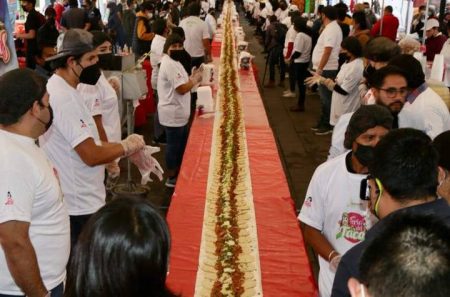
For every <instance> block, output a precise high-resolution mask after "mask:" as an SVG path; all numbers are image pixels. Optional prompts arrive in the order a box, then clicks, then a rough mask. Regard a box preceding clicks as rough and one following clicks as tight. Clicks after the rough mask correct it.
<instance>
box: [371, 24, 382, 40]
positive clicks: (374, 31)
mask: <svg viewBox="0 0 450 297" xmlns="http://www.w3.org/2000/svg"><path fill="white" fill-rule="evenodd" d="M370 35H372V37H377V36H378V35H380V22H376V23H375V25H373V27H372V29H371V30H370Z"/></svg>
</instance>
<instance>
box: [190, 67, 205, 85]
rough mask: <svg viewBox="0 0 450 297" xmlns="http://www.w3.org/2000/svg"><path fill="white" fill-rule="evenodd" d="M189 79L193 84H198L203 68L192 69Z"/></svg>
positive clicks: (200, 80)
mask: <svg viewBox="0 0 450 297" xmlns="http://www.w3.org/2000/svg"><path fill="white" fill-rule="evenodd" d="M189 79H190V80H191V81H192V82H193V83H194V84H195V85H197V84H199V83H201V82H202V79H203V67H202V66H200V67H199V68H197V67H194V68H192V74H191V76H190V77H189Z"/></svg>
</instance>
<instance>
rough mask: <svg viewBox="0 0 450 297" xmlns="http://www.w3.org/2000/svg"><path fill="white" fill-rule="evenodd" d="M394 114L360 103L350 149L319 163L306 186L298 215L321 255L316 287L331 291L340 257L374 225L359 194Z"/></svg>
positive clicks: (325, 293) (347, 136)
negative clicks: (377, 146) (376, 148)
mask: <svg viewBox="0 0 450 297" xmlns="http://www.w3.org/2000/svg"><path fill="white" fill-rule="evenodd" d="M392 122H393V116H392V114H391V113H390V112H389V110H388V109H387V108H385V107H383V106H379V105H365V106H361V107H360V108H359V109H358V110H357V111H356V112H355V113H354V114H353V116H352V118H351V119H350V123H349V125H348V127H347V131H346V133H345V147H346V148H347V149H350V152H348V153H347V154H343V155H341V156H339V157H337V158H335V159H333V160H329V161H327V162H325V163H323V164H322V165H320V166H319V167H318V168H317V169H316V171H315V172H314V175H313V177H312V178H311V181H310V183H309V186H308V191H307V194H306V199H305V201H304V203H303V206H302V209H301V211H300V215H299V216H298V219H299V220H300V221H301V222H302V223H304V224H305V228H304V237H305V241H306V242H307V243H308V244H309V245H310V246H311V247H312V248H313V250H314V251H315V252H316V253H317V254H318V255H319V265H320V272H319V292H320V295H321V296H330V294H331V287H332V283H333V279H334V273H335V271H336V268H337V265H338V263H339V261H340V258H341V256H340V255H343V254H344V253H345V252H346V251H347V250H349V249H350V248H351V247H352V246H354V245H355V244H357V243H359V242H361V241H362V240H363V239H364V236H365V233H366V230H368V229H369V228H370V227H371V226H372V222H371V218H370V212H368V211H367V208H368V205H367V203H366V202H364V201H361V200H360V199H359V189H360V183H361V180H363V179H365V178H366V175H367V173H368V169H367V166H368V164H369V163H370V161H371V157H372V151H373V147H374V146H375V145H376V144H377V143H378V141H379V140H380V139H381V138H382V137H383V136H384V135H385V134H386V133H388V131H389V130H390V129H391V128H392Z"/></svg>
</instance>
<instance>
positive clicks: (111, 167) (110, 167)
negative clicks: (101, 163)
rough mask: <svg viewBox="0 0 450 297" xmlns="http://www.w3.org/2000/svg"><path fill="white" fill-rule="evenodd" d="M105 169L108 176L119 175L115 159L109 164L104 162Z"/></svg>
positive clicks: (114, 176)
mask: <svg viewBox="0 0 450 297" xmlns="http://www.w3.org/2000/svg"><path fill="white" fill-rule="evenodd" d="M105 167H106V171H107V172H108V177H111V178H117V177H119V176H120V167H119V163H117V162H116V161H112V162H111V163H109V164H106V166H105Z"/></svg>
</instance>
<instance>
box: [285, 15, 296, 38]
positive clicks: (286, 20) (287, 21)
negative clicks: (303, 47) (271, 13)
mask: <svg viewBox="0 0 450 297" xmlns="http://www.w3.org/2000/svg"><path fill="white" fill-rule="evenodd" d="M281 23H282V24H283V25H286V27H288V28H289V29H290V28H291V26H292V25H293V24H292V21H291V17H290V16H288V17H285V18H284V19H283V20H281ZM288 32H289V31H288ZM295 33H296V34H297V32H295ZM294 36H295V35H294ZM287 38H288V37H287V33H286V39H287Z"/></svg>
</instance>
